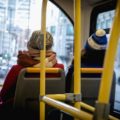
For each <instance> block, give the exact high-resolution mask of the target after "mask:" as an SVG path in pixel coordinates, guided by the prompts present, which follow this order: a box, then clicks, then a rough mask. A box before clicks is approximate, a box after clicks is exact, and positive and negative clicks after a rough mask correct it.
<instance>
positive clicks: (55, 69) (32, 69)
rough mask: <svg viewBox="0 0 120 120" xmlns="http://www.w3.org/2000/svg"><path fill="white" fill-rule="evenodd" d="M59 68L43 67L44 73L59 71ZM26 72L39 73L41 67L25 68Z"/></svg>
mask: <svg viewBox="0 0 120 120" xmlns="http://www.w3.org/2000/svg"><path fill="white" fill-rule="evenodd" d="M61 70H62V69H61V68H45V72H46V73H59V72H60V71H61ZM27 72H28V73H39V72H41V68H29V67H28V68H27Z"/></svg>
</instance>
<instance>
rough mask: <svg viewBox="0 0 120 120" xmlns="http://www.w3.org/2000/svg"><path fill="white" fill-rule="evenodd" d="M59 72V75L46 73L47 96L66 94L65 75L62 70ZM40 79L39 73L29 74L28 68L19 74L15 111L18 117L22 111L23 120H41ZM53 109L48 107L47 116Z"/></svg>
mask: <svg viewBox="0 0 120 120" xmlns="http://www.w3.org/2000/svg"><path fill="white" fill-rule="evenodd" d="M52 69H54V70H55V69H58V68H52ZM58 70H59V71H58V73H46V94H60V93H61V94H62V93H64V92H65V73H64V70H62V69H58ZM39 79H40V73H39V71H38V73H29V72H27V68H24V69H22V70H21V72H20V74H19V77H18V81H17V86H16V92H15V98H14V110H15V112H16V114H17V115H18V114H20V113H21V111H22V115H19V117H22V119H39V81H40V80H39ZM51 109H52V107H50V106H48V105H46V115H47V114H48V113H49V110H51ZM24 115H25V116H24ZM23 116H24V117H23ZM25 117H26V118H25ZM17 118H18V117H17Z"/></svg>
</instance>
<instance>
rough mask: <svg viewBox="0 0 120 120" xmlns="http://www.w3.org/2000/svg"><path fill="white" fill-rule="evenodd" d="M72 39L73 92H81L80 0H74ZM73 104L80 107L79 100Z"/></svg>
mask: <svg viewBox="0 0 120 120" xmlns="http://www.w3.org/2000/svg"><path fill="white" fill-rule="evenodd" d="M74 41H75V42H74V74H75V75H74V94H81V77H80V70H79V69H80V66H81V65H80V63H81V59H80V56H81V52H80V49H81V42H80V41H81V0H74ZM78 83H79V84H78ZM74 106H75V107H76V108H78V109H80V102H75V104H74Z"/></svg>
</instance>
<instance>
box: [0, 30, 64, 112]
mask: <svg viewBox="0 0 120 120" xmlns="http://www.w3.org/2000/svg"><path fill="white" fill-rule="evenodd" d="M41 37H42V33H41V31H40V30H38V31H34V32H33V33H32V36H31V37H30V40H29V41H28V43H27V48H28V51H19V52H18V57H17V58H18V59H17V65H13V66H12V68H11V69H10V71H9V72H8V74H7V76H6V78H5V82H4V84H3V87H2V89H1V92H0V110H1V109H3V108H8V107H9V108H10V107H12V104H13V99H14V94H15V89H16V83H17V78H18V75H19V72H20V71H21V69H23V68H25V67H40V49H41V47H42V39H41ZM52 46H53V37H52V35H51V34H50V33H49V32H46V59H45V65H46V67H47V68H48V67H49V68H51V67H54V68H61V69H64V66H63V64H59V63H57V58H56V53H55V52H54V51H53V50H52Z"/></svg>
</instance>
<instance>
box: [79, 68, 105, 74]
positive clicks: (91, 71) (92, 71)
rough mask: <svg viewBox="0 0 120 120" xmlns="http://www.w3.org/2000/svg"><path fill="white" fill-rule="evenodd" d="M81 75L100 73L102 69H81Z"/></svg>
mask: <svg viewBox="0 0 120 120" xmlns="http://www.w3.org/2000/svg"><path fill="white" fill-rule="evenodd" d="M80 71H81V73H102V71H103V68H81V69H80Z"/></svg>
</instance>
